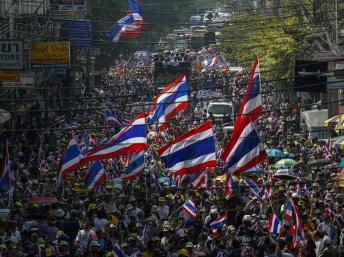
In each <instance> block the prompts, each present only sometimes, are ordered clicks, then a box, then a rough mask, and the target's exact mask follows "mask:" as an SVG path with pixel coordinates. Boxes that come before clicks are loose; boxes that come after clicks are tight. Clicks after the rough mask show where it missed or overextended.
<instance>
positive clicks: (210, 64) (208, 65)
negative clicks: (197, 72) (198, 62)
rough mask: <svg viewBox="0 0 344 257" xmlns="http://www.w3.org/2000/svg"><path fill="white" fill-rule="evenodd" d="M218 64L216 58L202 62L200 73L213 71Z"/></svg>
mask: <svg viewBox="0 0 344 257" xmlns="http://www.w3.org/2000/svg"><path fill="white" fill-rule="evenodd" d="M218 63H219V58H218V57H216V56H215V57H214V58H213V59H211V60H205V61H203V62H202V73H203V72H206V71H208V70H211V69H214V68H215V67H216V65H217V64H218Z"/></svg>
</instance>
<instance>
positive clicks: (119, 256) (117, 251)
mask: <svg viewBox="0 0 344 257" xmlns="http://www.w3.org/2000/svg"><path fill="white" fill-rule="evenodd" d="M112 254H113V257H124V251H123V249H122V247H121V246H120V245H119V243H118V242H116V244H115V245H114V247H113V249H112Z"/></svg>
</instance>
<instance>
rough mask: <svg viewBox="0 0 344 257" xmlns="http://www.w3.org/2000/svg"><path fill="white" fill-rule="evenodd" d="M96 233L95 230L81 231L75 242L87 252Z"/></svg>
mask: <svg viewBox="0 0 344 257" xmlns="http://www.w3.org/2000/svg"><path fill="white" fill-rule="evenodd" d="M95 236H96V233H95V232H94V231H93V230H91V229H90V230H88V231H85V230H84V229H81V230H79V232H78V235H77V236H76V239H75V241H76V242H79V245H80V247H81V249H83V250H86V249H87V247H88V243H89V242H91V241H92V237H95Z"/></svg>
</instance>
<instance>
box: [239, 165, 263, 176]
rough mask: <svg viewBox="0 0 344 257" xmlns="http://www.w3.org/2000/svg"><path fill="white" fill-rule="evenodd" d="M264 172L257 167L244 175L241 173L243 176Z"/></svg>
mask: <svg viewBox="0 0 344 257" xmlns="http://www.w3.org/2000/svg"><path fill="white" fill-rule="evenodd" d="M262 171H263V168H262V167H259V166H255V167H252V168H251V169H248V170H246V171H244V172H243V173H241V175H251V174H259V173H261V172H262Z"/></svg>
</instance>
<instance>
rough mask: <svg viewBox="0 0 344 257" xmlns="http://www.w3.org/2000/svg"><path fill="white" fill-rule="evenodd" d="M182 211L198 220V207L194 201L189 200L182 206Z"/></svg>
mask: <svg viewBox="0 0 344 257" xmlns="http://www.w3.org/2000/svg"><path fill="white" fill-rule="evenodd" d="M182 209H183V210H184V211H185V212H186V213H187V215H189V216H190V217H192V218H193V219H195V218H196V216H197V207H196V203H195V202H194V201H193V200H192V199H189V200H187V201H186V202H185V203H184V204H183V205H182Z"/></svg>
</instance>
